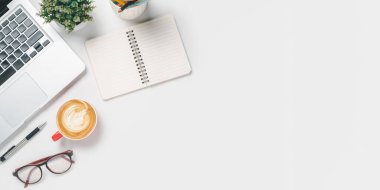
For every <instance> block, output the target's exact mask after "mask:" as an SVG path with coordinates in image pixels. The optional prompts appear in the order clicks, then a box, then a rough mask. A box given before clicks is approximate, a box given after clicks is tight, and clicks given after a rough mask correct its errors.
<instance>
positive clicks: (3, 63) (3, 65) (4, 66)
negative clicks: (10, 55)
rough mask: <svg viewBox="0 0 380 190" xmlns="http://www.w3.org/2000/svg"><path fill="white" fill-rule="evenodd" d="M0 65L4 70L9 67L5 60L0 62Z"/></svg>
mask: <svg viewBox="0 0 380 190" xmlns="http://www.w3.org/2000/svg"><path fill="white" fill-rule="evenodd" d="M0 65H1V66H2V67H3V68H4V69H7V68H8V67H9V66H11V64H10V63H9V62H8V61H7V60H5V61H3V62H1V63H0Z"/></svg>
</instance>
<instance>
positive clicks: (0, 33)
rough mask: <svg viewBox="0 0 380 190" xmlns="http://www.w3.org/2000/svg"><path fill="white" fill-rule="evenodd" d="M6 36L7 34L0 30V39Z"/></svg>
mask: <svg viewBox="0 0 380 190" xmlns="http://www.w3.org/2000/svg"><path fill="white" fill-rule="evenodd" d="M4 38H5V35H4V34H3V33H2V32H0V40H2V39H4Z"/></svg>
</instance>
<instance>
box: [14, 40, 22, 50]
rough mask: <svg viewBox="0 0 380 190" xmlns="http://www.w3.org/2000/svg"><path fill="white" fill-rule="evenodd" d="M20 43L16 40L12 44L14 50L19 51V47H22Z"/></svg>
mask: <svg viewBox="0 0 380 190" xmlns="http://www.w3.org/2000/svg"><path fill="white" fill-rule="evenodd" d="M20 45H21V44H20V42H18V41H17V40H15V41H14V42H13V43H12V46H13V48H15V49H17V48H18V47H20Z"/></svg>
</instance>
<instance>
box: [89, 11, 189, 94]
mask: <svg viewBox="0 0 380 190" xmlns="http://www.w3.org/2000/svg"><path fill="white" fill-rule="evenodd" d="M86 48H87V53H88V56H89V58H90V62H91V65H92V68H93V71H94V73H95V77H96V80H97V83H98V87H99V91H100V94H101V96H102V97H103V99H105V100H107V99H111V98H114V97H116V96H120V95H123V94H126V93H130V92H133V91H136V90H139V89H142V88H145V87H148V86H151V85H154V84H157V83H161V82H165V81H167V80H170V79H173V78H177V77H180V76H183V75H186V74H189V73H190V72H191V67H190V64H189V61H188V58H187V55H186V52H185V49H184V47H183V44H182V40H181V37H180V34H179V32H178V29H177V26H176V23H175V20H174V17H173V16H164V17H161V18H157V19H154V20H151V21H148V22H145V23H142V24H139V25H136V26H132V27H128V28H126V29H123V30H119V31H116V32H113V33H110V34H107V35H104V36H100V37H97V38H94V39H91V40H88V41H87V42H86Z"/></svg>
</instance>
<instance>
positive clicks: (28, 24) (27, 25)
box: [24, 19, 33, 27]
mask: <svg viewBox="0 0 380 190" xmlns="http://www.w3.org/2000/svg"><path fill="white" fill-rule="evenodd" d="M24 24H25V26H26V27H29V26H30V25H32V24H33V22H32V21H31V20H30V19H26V20H25V21H24Z"/></svg>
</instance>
